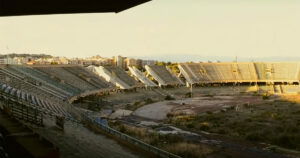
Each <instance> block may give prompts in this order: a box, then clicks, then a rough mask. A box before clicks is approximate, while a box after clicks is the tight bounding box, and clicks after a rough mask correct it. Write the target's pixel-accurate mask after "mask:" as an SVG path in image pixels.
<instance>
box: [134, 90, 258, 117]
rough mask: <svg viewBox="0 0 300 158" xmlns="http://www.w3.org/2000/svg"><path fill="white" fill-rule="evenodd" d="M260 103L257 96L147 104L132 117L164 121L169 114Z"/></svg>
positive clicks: (218, 97)
mask: <svg viewBox="0 0 300 158" xmlns="http://www.w3.org/2000/svg"><path fill="white" fill-rule="evenodd" d="M262 101H263V100H262V98H261V97H258V96H213V97H208V96H202V97H195V98H187V99H181V100H175V101H162V102H157V103H153V104H148V105H145V106H143V107H141V108H139V109H137V110H136V111H135V112H134V113H133V115H135V116H139V117H144V118H147V119H153V120H164V119H166V118H167V114H169V113H173V114H175V115H176V114H189V115H197V114H199V113H203V112H207V111H211V112H213V111H217V110H221V109H223V108H224V107H226V106H238V105H242V104H257V103H260V102H262Z"/></svg>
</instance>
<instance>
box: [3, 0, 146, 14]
mask: <svg viewBox="0 0 300 158" xmlns="http://www.w3.org/2000/svg"><path fill="white" fill-rule="evenodd" d="M148 1H150V0H0V16H17V15H41V14H69V13H104V12H116V13H117V12H121V11H123V10H126V9H128V8H131V7H134V6H137V5H139V4H142V3H145V2H148Z"/></svg>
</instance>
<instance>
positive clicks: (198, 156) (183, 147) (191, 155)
mask: <svg viewBox="0 0 300 158" xmlns="http://www.w3.org/2000/svg"><path fill="white" fill-rule="evenodd" d="M165 150H167V151H169V152H171V153H174V154H176V155H179V156H181V157H184V158H202V157H205V156H206V155H208V154H210V153H212V152H213V150H212V149H210V148H208V147H207V146H205V145H200V144H192V143H186V142H182V143H176V144H170V145H167V146H166V147H165Z"/></svg>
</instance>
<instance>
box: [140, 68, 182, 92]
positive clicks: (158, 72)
mask: <svg viewBox="0 0 300 158" xmlns="http://www.w3.org/2000/svg"><path fill="white" fill-rule="evenodd" d="M145 68H146V70H147V72H148V75H151V76H152V77H153V78H154V79H155V80H156V81H157V82H158V84H159V86H160V87H161V86H168V85H173V86H178V85H183V82H182V81H181V80H180V79H179V78H178V77H177V76H176V75H175V74H172V73H171V71H170V70H169V69H168V68H167V67H165V66H158V65H152V66H149V65H146V66H145Z"/></svg>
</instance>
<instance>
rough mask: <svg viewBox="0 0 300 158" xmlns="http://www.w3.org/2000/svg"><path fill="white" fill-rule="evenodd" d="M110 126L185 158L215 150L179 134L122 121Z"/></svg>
mask: <svg viewBox="0 0 300 158" xmlns="http://www.w3.org/2000/svg"><path fill="white" fill-rule="evenodd" d="M110 126H111V127H113V128H115V129H117V130H119V131H121V132H122V133H126V134H128V135H130V136H132V137H135V138H138V139H140V140H142V141H143V142H145V143H148V144H150V145H153V146H156V147H158V148H161V149H163V150H166V151H168V152H171V153H174V154H176V155H179V156H181V157H183V158H201V157H205V155H208V154H210V153H212V152H213V150H212V149H211V148H209V147H207V146H206V145H200V144H195V143H192V142H188V141H185V140H184V139H183V138H182V137H180V136H178V135H174V134H159V133H158V132H156V131H154V130H151V129H147V128H142V127H135V126H129V125H124V124H121V123H120V122H114V123H110Z"/></svg>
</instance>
